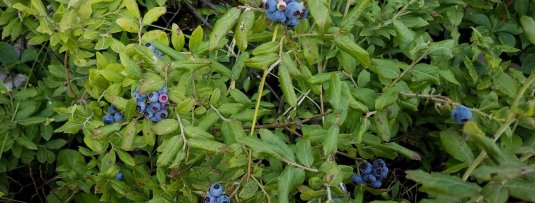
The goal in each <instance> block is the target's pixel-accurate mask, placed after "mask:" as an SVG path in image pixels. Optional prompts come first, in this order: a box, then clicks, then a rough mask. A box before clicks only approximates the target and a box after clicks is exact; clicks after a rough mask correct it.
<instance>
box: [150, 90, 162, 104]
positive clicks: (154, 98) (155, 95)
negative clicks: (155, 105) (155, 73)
mask: <svg viewBox="0 0 535 203" xmlns="http://www.w3.org/2000/svg"><path fill="white" fill-rule="evenodd" d="M159 96H160V95H159V94H158V92H151V93H149V95H147V97H148V98H149V101H150V102H157V101H158V97H159Z"/></svg>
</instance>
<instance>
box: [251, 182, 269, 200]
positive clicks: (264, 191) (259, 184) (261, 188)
mask: <svg viewBox="0 0 535 203" xmlns="http://www.w3.org/2000/svg"><path fill="white" fill-rule="evenodd" d="M251 177H252V178H253V180H254V181H255V182H256V184H258V187H260V190H262V192H263V193H264V194H265V195H266V197H267V200H268V203H271V197H269V194H268V193H267V192H266V189H264V186H263V185H262V184H261V183H260V181H258V180H257V179H256V178H255V177H254V176H251Z"/></svg>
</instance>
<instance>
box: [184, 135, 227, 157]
mask: <svg viewBox="0 0 535 203" xmlns="http://www.w3.org/2000/svg"><path fill="white" fill-rule="evenodd" d="M188 144H189V146H190V147H191V148H194V149H201V150H205V151H209V152H216V153H218V152H225V151H227V150H228V149H227V146H226V145H225V144H223V143H221V142H218V141H215V140H211V139H206V138H200V137H192V138H190V139H188Z"/></svg>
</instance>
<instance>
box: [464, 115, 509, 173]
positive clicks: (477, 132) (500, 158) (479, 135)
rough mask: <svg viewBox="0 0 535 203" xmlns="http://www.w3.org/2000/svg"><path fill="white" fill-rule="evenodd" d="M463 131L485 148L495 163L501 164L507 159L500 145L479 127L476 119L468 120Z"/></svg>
mask: <svg viewBox="0 0 535 203" xmlns="http://www.w3.org/2000/svg"><path fill="white" fill-rule="evenodd" d="M463 132H464V133H466V134H467V135H468V136H470V138H472V140H473V141H474V142H475V143H476V144H477V145H478V146H479V147H481V148H483V149H484V150H485V151H486V152H487V154H488V155H489V158H490V159H491V160H492V161H494V162H495V163H497V164H500V163H502V162H504V161H505V160H506V159H507V157H506V156H505V154H504V153H503V151H502V150H501V149H500V147H498V145H496V143H494V142H493V141H492V139H490V138H488V137H486V136H485V133H484V132H483V131H481V129H479V127H478V126H477V124H476V123H475V122H474V121H468V122H466V123H465V124H464V127H463Z"/></svg>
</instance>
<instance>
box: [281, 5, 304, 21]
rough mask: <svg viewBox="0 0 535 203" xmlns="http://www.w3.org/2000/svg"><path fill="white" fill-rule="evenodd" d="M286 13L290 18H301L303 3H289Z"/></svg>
mask: <svg viewBox="0 0 535 203" xmlns="http://www.w3.org/2000/svg"><path fill="white" fill-rule="evenodd" d="M284 13H285V14H286V17H288V18H289V19H294V18H295V19H296V18H300V17H301V16H302V15H303V5H302V4H300V3H297V2H295V1H294V2H292V3H289V4H288V6H287V7H286V9H285V10H284Z"/></svg>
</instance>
